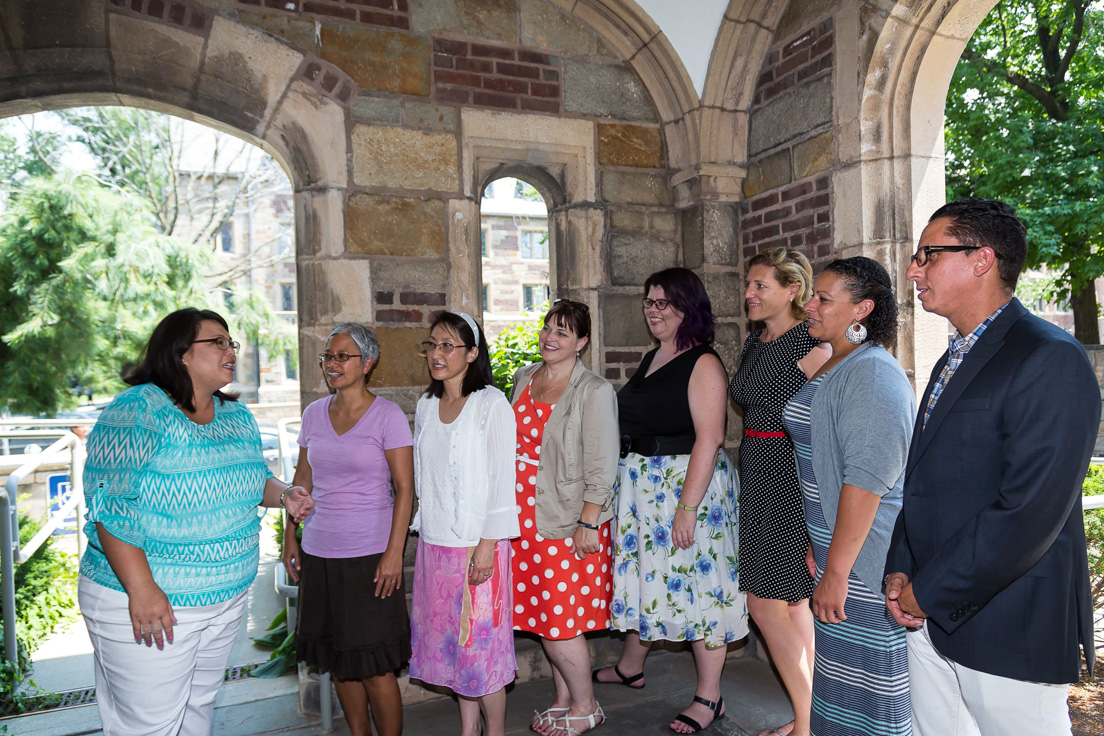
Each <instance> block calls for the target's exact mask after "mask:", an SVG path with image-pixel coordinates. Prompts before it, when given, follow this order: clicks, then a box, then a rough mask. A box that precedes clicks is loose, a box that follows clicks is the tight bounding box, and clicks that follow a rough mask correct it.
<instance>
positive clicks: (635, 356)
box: [606, 350, 644, 364]
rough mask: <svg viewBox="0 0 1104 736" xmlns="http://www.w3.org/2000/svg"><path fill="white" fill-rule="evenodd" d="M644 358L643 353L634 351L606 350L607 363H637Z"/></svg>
mask: <svg viewBox="0 0 1104 736" xmlns="http://www.w3.org/2000/svg"><path fill="white" fill-rule="evenodd" d="M643 358H644V353H641V352H637V351H635V350H607V351H606V362H607V363H632V364H636V363H639V362H640V361H641V360H642V359H643Z"/></svg>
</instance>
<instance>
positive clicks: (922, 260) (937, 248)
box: [909, 245, 1000, 266]
mask: <svg viewBox="0 0 1104 736" xmlns="http://www.w3.org/2000/svg"><path fill="white" fill-rule="evenodd" d="M981 247H982V246H980V245H921V246H920V247H919V248H917V249H916V252H915V253H913V254H912V258H910V259H909V260H911V261H913V262H914V263H915V264H916V265H917V266H926V265H927V264H928V259H929V258H930V257H931V254H932V253H942V252H943V251H950V252H957V251H962V250H977V249H978V248H981ZM993 254H994V255H995V256H996V257H997V258H1000V254H999V253H997V252H996V251H994V252H993Z"/></svg>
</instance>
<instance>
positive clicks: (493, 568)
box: [410, 312, 519, 736]
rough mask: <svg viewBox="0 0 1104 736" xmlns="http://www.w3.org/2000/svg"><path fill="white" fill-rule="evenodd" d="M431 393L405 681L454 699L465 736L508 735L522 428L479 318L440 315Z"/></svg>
mask: <svg viewBox="0 0 1104 736" xmlns="http://www.w3.org/2000/svg"><path fill="white" fill-rule="evenodd" d="M422 347H423V348H424V350H425V355H426V360H427V362H428V367H429V374H430V384H429V388H428V389H426V392H425V395H424V396H422V398H421V399H420V400H419V401H418V408H417V411H416V413H415V416H414V481H415V486H416V488H417V493H418V502H419V503H418V513H417V515H416V516H415V517H414V524H413V525H412V527H411V529H412V530H413V531H416V532H418V534H419V535H420V538H419V540H418V556H417V558H416V560H415V562H414V589H413V596H412V605H411V616H410V619H411V620H410V629H411V649H412V655H411V658H410V676H411V677H412V678H415V679H418V680H421V681H422V682H426V683H430V684H433V685H441V686H444V687H448V688H450V689H452V690H453V691H454V692H455V693H456V694H457V696H458V697H459V700H460V721H461V729H462V731H461V732H462V734H463V736H478V734H479V733H480V731H481V729H480V719H479V715H480V711H482V714H483V718H484V720H485V721H486V734H487V736H504V734H505V729H506V691H505V687H506V685H508V684H509V683H510V682H511V681H513V679H514V672H515V670H516V669H517V662H516V660H515V659H514V637H513V617H512V610H511V608H510V602H511V600H512V595H511V581H510V542H509V540H510V539H511V538H512V537H516V536H518V533H519V527H518V513H517V505H516V502H515V498H514V445H515V443H516V441H517V438H516V432H517V427H516V424H515V422H514V412H513V410H512V409H511V408H510V402H509V401H507V400H506V397H505V396H504V395H503V393H502V392H501V391H499V390H498V389H497V388H495V387H494V385H493V379H492V375H491V363H490V359H489V357H488V351H487V341H486V339H485V338H484V336H483V331H482V330H481V329H480V327H479V325H478V324H477V323H476V321H475V320H474V319H472V318H471V317H470V316H468V315H467V314H464V313H463V312H457V313H453V312H444V313H442V314H441V315H440V316H438V317H437V319H436V320H434V322H433V325H432V326H431V328H430V337H429V340H427V341H426V342H423V343H422Z"/></svg>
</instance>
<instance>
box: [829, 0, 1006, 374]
mask: <svg viewBox="0 0 1104 736" xmlns="http://www.w3.org/2000/svg"><path fill="white" fill-rule="evenodd" d="M994 5H996V0H900V1H899V2H897V3H896V5H895V6H894V7H893V8H892V9H890V10H889V11H886V10H882V9H880V6H876V5H875V3H873V2H863V3H856V4H853V5H850V6H845V7H844V8H843V9H841V11H840V13H839V15H838V16H837V24H836V28H837V32H838V33H839V40H838V45H837V48H839V49H845V48H850V49H866V50H867V51H865V52H861V53H860V54H852V55H850V56H843V55H842V54H841V55H840V56H839V58H838V61H837V72H838V73H837V74H836V75H835V80H836V82H835V84H836V89H835V96H836V100H837V105H838V112H837V123H838V125H837V149H838V152H839V159H840V167H839V169H838V171H837V174H836V197H835V202H834V205H833V213H832V216H833V220H834V222H835V224H836V251H837V252H838V254H839V255H840V256H841V257H846V256H850V255H859V254H862V255H868V256H870V257H872V258H876V259H878V260H879V261H881V262H882V263H884V264H887V266H891V267H890V268H889V271H890V276H891V277H893V279H894V287H895V288H896V290H897V293H898V296H899V306H900V310H901V318H902V325H901V329H900V331H899V333H898V345H897V357H898V359H899V360H900V362H901V364H902V365H903V366H904V367H905V369H906V371H908V372H909V374H910V376H911V377H912V379H913V381H914V384H915V385H916V389H917V391H918V392H922V391H923V389H924V387H925V386H926V384H927V379H928V375H929V374H930V372H931V368H932V366H933V365H934V363H935V361H936V360H937V359H938V357H939V356H940V355H941V354H942V352H943V350H944V349H945V348H946V337H947V323H946V320H944V319H942V318H939V317H935V316H934V315H930V314H928V313H926V312H924V311H923V309H922V307H921V306H920V304H919V302H918V301H917V300H916V294H915V289H913V287H912V284H911V283H910V282H908V281H907V280H906V279H905V271H906V269H907V268H908V264H909V258H910V256H911V255H912V254H913V252H915V242H916V240H917V239H918V238H919V236H920V231H921V230H922V229H923V227H924V225H925V224H926V223H927V219H928V216H929V215H930V214H931V213H932V212H933V211H934V210H935V209H936V208H937V207H938V206H939V205H941V204H942V203H943V201H944V198H945V187H944V169H943V111H944V106H945V101H946V97H947V89H948V86H949V84H950V80H951V76H952V75H953V73H954V69H955V65H956V64H957V62H958V59H959V56H961V54H962V50H963V49H964V48H965V46H966V43H967V42H968V41H969V40H970V36H971V35H972V34H973V32H974V30H976V28H977V26H978V25H979V24H980V23H981V21H982V19H983V18H984V17H985V15H986V14H987V13H988V12H989V11H990V10H991V9H992V8H993V6H994Z"/></svg>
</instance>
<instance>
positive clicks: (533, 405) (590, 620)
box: [511, 299, 621, 736]
mask: <svg viewBox="0 0 1104 736" xmlns="http://www.w3.org/2000/svg"><path fill="white" fill-rule="evenodd" d="M589 339H590V310H589V309H588V308H587V306H586V305H585V304H582V303H580V302H573V301H569V300H567V299H557V300H556V302H555V304H553V305H552V309H550V310H549V311H548V314H547V315H545V317H544V325H543V327H542V328H541V331H540V338H539V341H538V342H539V345H540V353H541V359H542V360H541V362H540V363H534V364H533V365H529V366H526V367H524V368H522V369H521V370H519V371H518V372H517V374H516V375H515V376H514V390H513V397H512V403H513V405H514V416H515V418H516V420H517V430H518V436H517V485H516V489H517V502H518V507H519V508H520V514H519V518H520V521H521V536H520V537H519V538H518V539H515V540H514V541H513V561H512V563H511V564H512V565H513V580H514V591H513V598H512V608H513V613H514V628H515V629H519V630H521V631H528V632H530V633H533V634H536V635H537V636H539V637H541V643H542V644H543V645H544V651H545V654H547V655H548V661H549V662H550V663H551V665H552V674H553V676H554V679H555V682H556V699H555V700H554V701H552V705H551V706H549V707H548V708H547V709H546V710H545V711H543V712H541V713H537V714H536V715H535V716H534V718H533V721H532V723H531V724H530V726H531V728H532V729H533V730H534V731H536V732H537V733H539V734H542V736H566V735H567V734H582V733H584V732H586V731H589V730H590V729H592V728H594V727H595V726H597V725H599V724H600V723H602V722H603V721H604V720H605V714H604V713H603V712H602V706H600V705H598V701H597V700H595V698H594V688H593V686H592V684H591V681H590V652H589V651H588V649H587V643H586V639H584V638H583V634H584V633H586V632H587V631H595V630H605V629H606V628H608V627H609V611H610V609H609V602H610V587H611V582H612V579H613V544H612V542H613V540H612V537H611V535H610V523H609V521H610V518H611V517H612V516H613V513H612V512H611V510H610V504H611V501H612V499H613V481H614V479H615V478H616V476H617V462H618V460H619V453H620V449H621V448H620V437H619V435H618V431H617V398H616V395H615V394H614V392H613V386H611V385H610V384H609V383H608V382H606V380H605V379H603V378H601V377H599V376H597V375H596V374H594V373H591V372H590V371H588V370H587V369H586V368H584V367H583V364H582V362H581V361H580V360H579V353H580V352H581V351H582V350H583V348H585V347H586V344H587V342H588V341H589Z"/></svg>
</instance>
